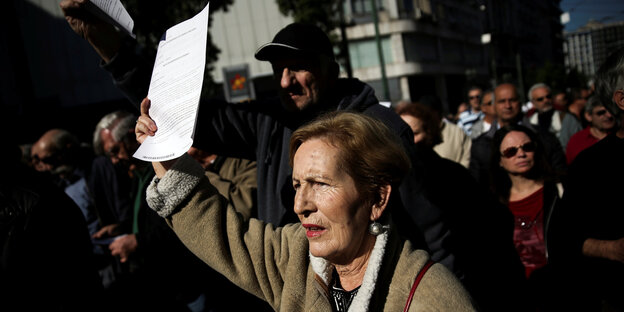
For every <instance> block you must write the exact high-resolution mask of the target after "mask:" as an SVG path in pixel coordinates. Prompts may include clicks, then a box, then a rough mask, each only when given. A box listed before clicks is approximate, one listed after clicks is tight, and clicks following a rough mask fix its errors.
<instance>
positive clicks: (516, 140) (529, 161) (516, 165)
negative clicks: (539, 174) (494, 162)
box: [500, 131, 535, 175]
mask: <svg viewBox="0 0 624 312" xmlns="http://www.w3.org/2000/svg"><path fill="white" fill-rule="evenodd" d="M526 143H531V139H530V138H529V136H528V135H526V134H525V133H524V132H520V131H511V132H509V133H507V135H506V136H505V138H503V141H502V142H501V145H500V152H501V153H502V152H503V151H504V150H506V149H508V148H510V147H519V146H522V145H524V144H526ZM534 157H535V152H527V151H525V150H524V149H522V148H518V151H517V152H516V154H515V155H514V156H512V157H510V158H506V157H502V156H501V161H500V165H501V166H502V167H503V169H505V171H507V172H508V173H509V174H512V175H522V174H525V173H527V172H529V171H530V170H531V168H533V165H535V160H534Z"/></svg>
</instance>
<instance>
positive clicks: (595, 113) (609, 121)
mask: <svg viewBox="0 0 624 312" xmlns="http://www.w3.org/2000/svg"><path fill="white" fill-rule="evenodd" d="M585 117H586V118H587V120H588V121H589V123H590V124H591V126H592V127H593V128H596V129H598V130H600V131H609V130H611V129H613V127H615V118H614V117H613V115H611V113H609V111H608V110H607V109H606V108H605V107H604V106H598V107H594V109H592V111H591V112H587V114H586V116H585Z"/></svg>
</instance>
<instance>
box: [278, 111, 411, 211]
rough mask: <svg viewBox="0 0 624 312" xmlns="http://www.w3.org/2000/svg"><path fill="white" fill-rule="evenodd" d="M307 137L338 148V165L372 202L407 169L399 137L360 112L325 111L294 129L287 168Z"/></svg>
mask: <svg viewBox="0 0 624 312" xmlns="http://www.w3.org/2000/svg"><path fill="white" fill-rule="evenodd" d="M310 139H323V140H324V141H325V142H327V143H328V144H330V145H332V146H335V147H336V148H338V150H339V155H338V168H340V169H343V170H345V171H346V172H347V174H349V175H350V176H351V177H352V178H353V180H354V181H355V183H356V185H357V186H358V189H359V190H360V192H361V193H362V195H363V196H365V199H367V200H372V202H377V201H378V200H380V198H379V194H380V190H381V188H382V187H384V186H386V185H391V186H392V187H397V186H398V185H399V184H400V183H401V180H402V179H403V177H404V176H405V175H406V174H407V172H408V170H409V168H410V161H409V158H408V157H407V154H406V153H405V151H404V149H403V147H402V145H401V143H400V141H399V138H398V137H397V136H396V135H395V134H394V133H392V132H391V131H390V129H388V127H386V126H385V125H384V124H383V123H382V122H381V121H378V120H376V119H374V118H371V117H368V116H366V115H363V114H360V113H353V112H344V111H340V112H331V113H327V114H324V115H321V116H320V117H318V118H317V119H315V120H314V121H312V122H310V123H309V124H307V125H304V126H302V127H300V128H299V129H297V130H296V131H295V132H294V133H293V135H292V136H291V138H290V154H289V156H290V166H291V167H292V165H293V159H294V157H295V153H296V152H297V149H298V148H299V147H300V146H301V145H302V144H303V143H304V142H306V141H308V140H310Z"/></svg>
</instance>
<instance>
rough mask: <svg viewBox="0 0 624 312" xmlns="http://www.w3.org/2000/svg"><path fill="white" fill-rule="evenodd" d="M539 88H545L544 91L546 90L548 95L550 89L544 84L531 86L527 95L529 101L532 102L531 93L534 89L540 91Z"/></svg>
mask: <svg viewBox="0 0 624 312" xmlns="http://www.w3.org/2000/svg"><path fill="white" fill-rule="evenodd" d="M540 88H546V90H548V93H550V91H551V90H550V87H549V86H548V85H547V84H545V83H542V82H540V83H536V84H534V85H533V86H531V88H530V89H529V92H528V93H527V99H529V101H533V96H532V94H533V91H535V90H536V89H540Z"/></svg>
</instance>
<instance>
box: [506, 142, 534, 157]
mask: <svg viewBox="0 0 624 312" xmlns="http://www.w3.org/2000/svg"><path fill="white" fill-rule="evenodd" d="M519 149H522V150H523V151H525V152H527V153H529V152H535V143H533V142H528V143H524V144H522V145H520V146H512V147H508V148H506V149H505V150H504V151H503V152H502V153H501V156H503V157H505V158H511V157H514V156H516V154H517V153H518V150H519Z"/></svg>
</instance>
